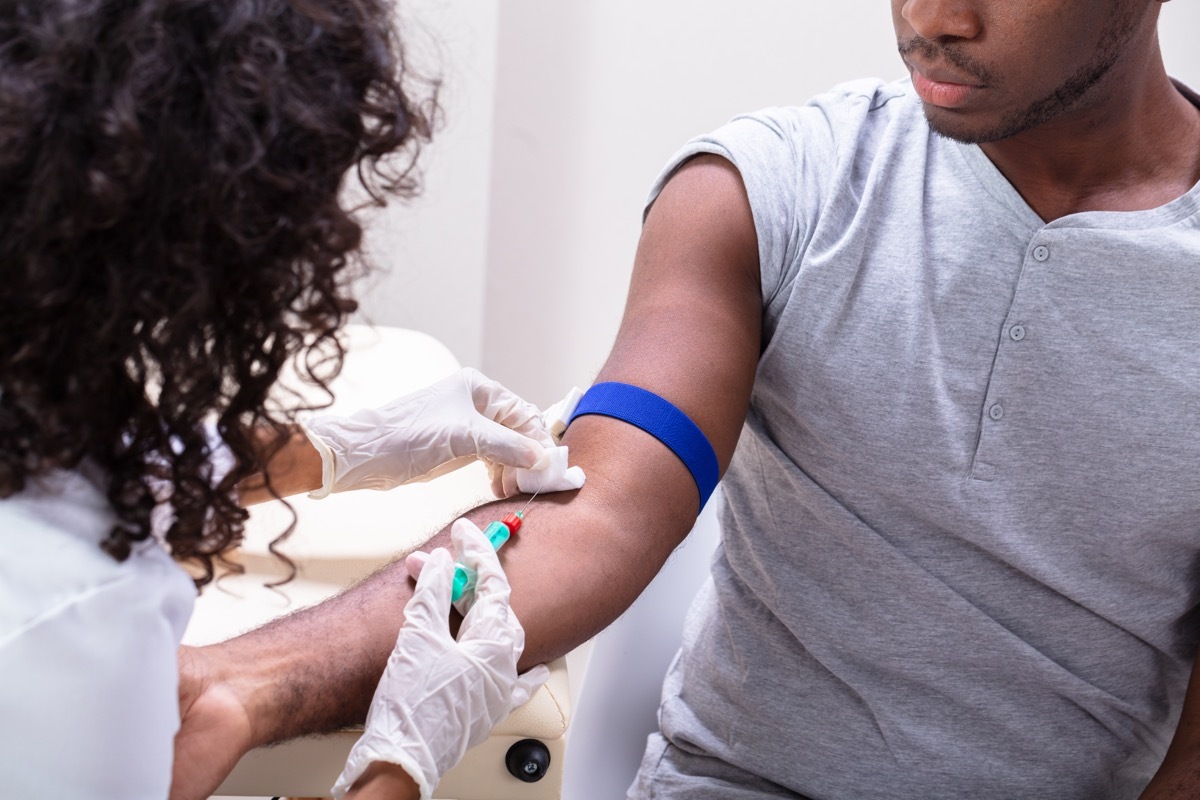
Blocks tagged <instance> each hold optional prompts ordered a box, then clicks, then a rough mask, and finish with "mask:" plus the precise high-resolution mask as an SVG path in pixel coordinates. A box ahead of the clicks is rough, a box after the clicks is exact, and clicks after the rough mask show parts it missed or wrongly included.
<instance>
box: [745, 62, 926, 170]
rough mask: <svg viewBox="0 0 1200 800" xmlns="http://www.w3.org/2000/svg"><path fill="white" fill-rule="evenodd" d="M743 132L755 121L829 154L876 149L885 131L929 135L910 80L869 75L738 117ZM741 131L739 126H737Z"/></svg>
mask: <svg viewBox="0 0 1200 800" xmlns="http://www.w3.org/2000/svg"><path fill="white" fill-rule="evenodd" d="M733 122H734V123H740V127H741V128H742V130H743V131H744V130H746V125H747V124H751V125H752V127H754V128H759V127H761V128H765V129H767V130H769V131H770V133H771V134H772V135H773V137H774V138H777V139H780V140H784V141H787V142H790V143H791V144H792V146H793V147H796V146H799V147H801V148H802V149H805V150H806V151H809V152H812V149H813V147H814V146H816V149H817V150H818V151H819V150H820V149H821V148H820V143H821V142H822V141H824V142H825V143H827V145H828V150H829V154H830V155H833V153H835V152H836V153H841V154H843V155H845V154H846V153H847V152H850V151H854V150H857V149H858V148H860V147H864V146H865V147H868V148H869V147H871V146H872V145H871V142H874V141H878V136H879V134H880V133H881V132H882V131H884V130H892V131H893V132H895V133H896V134H897V135H900V136H903V135H904V134H905V131H913V132H915V133H919V134H921V135H924V134H927V133H928V128H927V126H926V124H925V117H924V113H923V112H922V110H921V104H920V102H919V100H917V98H916V95H915V94H914V92H913V90H912V83H911V82H910V81H909V80H908V79H907V78H905V79H903V80H897V81H884V80H882V79H879V78H863V79H860V80H854V81H847V82H845V83H840V84H837V85H836V86H833V87H832V88H830V89H828V90H827V91H824V92H822V93H820V94H817V95H814V96H812V97H811V98H809V99H808V100H807V101H806V102H804V103H803V104H800V105H790V106H773V107H768V108H763V109H759V110H757V111H754V112H751V113H748V114H741V115H739V116H738V117H735V118H734V120H733ZM735 129H736V126H735Z"/></svg>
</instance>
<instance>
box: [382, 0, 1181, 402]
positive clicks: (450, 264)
mask: <svg viewBox="0 0 1200 800" xmlns="http://www.w3.org/2000/svg"><path fill="white" fill-rule="evenodd" d="M401 5H402V9H403V19H404V22H405V37H406V41H407V42H408V43H409V44H410V46H411V47H412V48H414V49H415V51H416V55H417V57H418V61H419V62H420V63H422V64H429V65H431V67H432V68H434V69H436V70H438V71H440V72H441V73H442V74H443V76H444V79H445V84H444V87H443V94H442V104H443V111H444V123H445V124H444V127H443V128H442V129H441V130H440V131H439V132H438V135H437V138H436V139H435V141H434V143H433V144H432V145H431V146H430V147H429V148H428V149H427V150H426V152H425V153H424V156H423V159H422V163H423V169H424V172H425V176H426V181H425V191H424V193H423V195H422V196H421V197H419V198H417V200H416V201H415V202H414V203H412V204H408V205H403V206H397V207H394V208H391V209H388V211H387V212H385V213H384V214H383V215H382V216H381V218H380V219H378V220H376V221H375V222H374V223H373V224H372V228H371V230H370V232H369V235H368V240H367V241H368V250H369V252H370V253H371V254H372V257H373V258H374V260H375V262H376V263H377V264H379V265H380V267H381V268H382V269H381V270H380V271H379V272H377V273H376V274H375V275H374V276H373V277H372V278H371V279H370V281H369V282H368V283H367V285H366V286H364V287H361V289H360V292H359V297H360V300H361V301H362V306H363V309H364V312H365V316H366V317H367V318H369V319H372V320H374V321H376V322H380V323H385V324H392V325H402V326H405V327H410V328H416V329H418V330H422V331H426V332H427V333H430V334H432V335H434V336H435V337H437V338H438V339H440V340H441V341H442V342H444V343H445V344H446V345H447V346H449V347H450V349H451V350H452V351H453V352H454V353H455V355H456V356H457V357H458V358H459V360H460V361H462V362H463V363H465V364H472V365H475V366H482V367H483V368H484V369H485V370H487V371H488V372H489V373H491V374H493V375H494V376H495V377H497V378H498V379H500V380H502V381H504V382H506V383H509V384H510V385H512V386H513V387H514V388H515V389H517V390H518V391H521V392H523V393H524V394H526V395H527V396H528V397H529V398H530V399H531V400H535V401H537V402H540V403H543V404H544V403H548V402H550V401H552V400H554V399H557V397H558V395H560V394H561V393H562V392H563V391H564V390H565V389H566V388H568V387H569V385H571V384H581V385H582V384H586V383H587V382H589V381H590V380H591V377H592V376H593V375H594V373H595V371H596V370H597V369H598V368H599V366H600V363H601V361H602V359H603V357H604V355H605V354H606V353H607V350H608V347H609V344H610V343H611V341H612V338H613V335H614V333H615V332H616V328H617V324H618V322H619V319H620V313H621V308H622V306H623V304H624V296H625V286H626V282H627V280H628V276H629V271H630V268H631V265H632V259H633V251H634V247H635V245H636V241H637V233H638V226H639V222H640V211H641V204H642V201H643V199H644V197H645V193H646V190H647V188H648V187H649V185H650V182H651V181H652V180H653V178H654V176H655V175H656V174H657V172H658V170H659V168H660V167H661V166H662V164H663V163H664V162H665V160H666V159H667V158H668V157H669V156H670V154H671V153H672V152H673V151H674V150H675V149H676V148H677V147H678V146H679V145H681V144H682V143H683V142H684V141H685V140H686V139H688V138H689V137H691V136H693V135H695V134H697V133H701V132H704V131H707V130H710V129H712V128H714V127H716V126H717V125H720V124H721V123H722V122H724V121H725V120H726V119H727V118H728V117H730V116H732V115H733V114H735V113H737V112H739V111H747V110H752V109H755V108H759V107H762V106H766V105H777V104H786V103H794V102H801V101H803V100H804V99H805V98H806V97H808V96H809V95H811V94H814V93H816V92H819V91H822V90H824V89H826V88H828V87H829V86H832V85H833V84H835V83H837V82H839V81H841V80H845V79H848V78H854V77H863V76H868V75H877V76H881V77H894V76H898V75H900V74H901V65H900V61H899V58H898V57H897V56H896V54H895V45H894V41H893V35H892V31H891V22H890V13H889V9H888V5H887V3H885V2H883V0H841V1H840V2H839V3H837V4H835V5H830V4H823V3H817V2H815V0H741V2H738V3H734V2H731V0H726V1H725V2H712V1H711V0H710V2H696V0H653V2H646V0H571V1H570V2H548V1H547V0H504V1H503V2H500V0H401ZM831 9H836V10H831ZM1161 30H1162V38H1163V49H1164V52H1165V53H1166V57H1167V64H1168V67H1169V68H1170V69H1171V71H1172V73H1173V74H1175V75H1176V76H1178V77H1181V78H1183V79H1184V80H1186V81H1188V82H1190V83H1191V84H1193V85H1194V86H1198V85H1200V48H1196V47H1195V45H1194V37H1195V32H1196V31H1198V30H1200V4H1197V3H1184V2H1175V3H1167V4H1165V5H1164V8H1163V24H1162V26H1161ZM527 333H528V334H530V335H526V334H527Z"/></svg>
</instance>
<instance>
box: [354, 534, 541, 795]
mask: <svg viewBox="0 0 1200 800" xmlns="http://www.w3.org/2000/svg"><path fill="white" fill-rule="evenodd" d="M450 535H451V539H452V540H453V542H454V547H455V549H456V550H457V551H458V554H459V556H458V557H459V560H460V561H462V562H463V563H464V564H465V565H467V566H469V567H471V568H473V569H475V570H476V572H477V573H478V582H477V583H476V586H475V602H474V605H472V606H471V607H470V609H469V610H468V611H467V614H466V616H465V617H464V618H463V623H462V626H461V627H460V628H459V632H458V641H455V640H454V638H453V637H452V636H451V635H450V626H449V623H448V621H447V620H448V617H449V614H450V591H451V586H452V584H453V582H454V559H453V558H452V557H451V556H450V553H449V552H448V551H446V550H445V549H442V548H438V549H437V550H434V551H433V552H432V553H431V554H430V556H429V559H428V560H427V562H426V564H425V569H424V570H422V571H421V577H420V579H419V580H418V581H417V590H416V593H415V594H413V597H412V599H411V600H410V601H409V602H408V606H407V607H406V609H405V620H404V627H402V628H401V629H400V635H399V637H397V639H396V647H395V649H394V650H392V655H391V657H390V658H389V659H388V664H387V669H385V670H384V673H383V677H382V678H381V679H380V681H379V687H378V688H377V689H376V690H375V698H374V699H373V700H372V701H371V710H370V711H369V712H368V713H367V724H366V729H365V730H364V731H363V735H362V737H361V738H359V740H358V741H357V742H356V743H355V745H354V747H353V748H351V750H350V756H349V758H348V759H347V760H346V767H345V769H343V770H342V774H341V775H340V776H339V777H338V780H337V783H336V784H334V786H333V796H334V797H335V798H338V800H341V798H342V797H343V796H344V795H345V794H346V792H348V791H349V790H350V787H351V786H353V785H354V782H355V781H356V780H358V778H359V777H360V776H361V775H362V774H363V772H364V771H365V770H366V769H367V767H368V766H370V765H371V764H372V763H373V762H375V761H385V762H388V763H391V764H397V765H399V766H400V767H401V768H403V769H404V771H405V772H407V773H408V774H409V775H411V776H412V778H413V780H414V781H416V783H417V786H418V787H419V788H420V790H421V800H429V798H430V796H431V795H432V793H433V790H434V787H436V786H437V783H438V781H439V780H441V777H442V775H444V774H445V773H446V770H448V769H450V768H451V767H453V766H454V765H455V764H457V763H458V762H459V761H460V760H462V757H463V755H465V754H466V752H467V750H468V749H469V748H471V747H473V746H474V745H476V744H479V743H480V742H482V741H483V740H484V739H486V738H487V737H488V734H489V733H490V732H491V730H492V728H493V727H495V726H496V724H497V723H499V722H501V721H502V720H503V719H504V718H505V717H507V716H508V715H509V714H510V713H512V711H513V710H514V709H516V708H517V707H518V706H521V705H524V704H525V703H526V702H527V701H528V700H529V698H530V696H532V694H533V692H534V691H535V690H536V689H537V688H538V687H539V686H541V685H542V684H543V683H545V682H546V679H547V678H548V677H549V676H550V671H549V670H548V669H547V668H546V667H545V666H537V667H534V668H533V669H531V670H529V672H527V673H525V675H522V676H518V675H517V660H518V659H519V658H520V656H521V651H522V650H524V648H525V631H524V630H522V628H521V625H520V623H519V622H518V621H517V618H516V616H515V615H514V614H513V613H512V610H511V609H510V608H509V605H508V597H509V591H510V590H509V586H508V579H507V578H505V577H504V572H503V570H501V568H500V559H499V558H498V557H497V556H496V551H494V550H493V549H492V545H491V543H490V542H488V540H487V538H486V537H485V536H484V535H483V532H482V531H480V530H479V528H477V527H476V526H475V525H474V524H472V523H471V522H470V521H469V520H465V519H460V520H457V521H455V523H454V525H453V527H452V528H451V530H450Z"/></svg>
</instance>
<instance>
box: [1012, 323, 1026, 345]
mask: <svg viewBox="0 0 1200 800" xmlns="http://www.w3.org/2000/svg"><path fill="white" fill-rule="evenodd" d="M1008 336H1009V338H1010V339H1012V340H1013V341H1014V342H1019V341H1021V340H1022V339H1024V338H1025V327H1024V326H1023V325H1013V326H1012V327H1011V328H1009V329H1008Z"/></svg>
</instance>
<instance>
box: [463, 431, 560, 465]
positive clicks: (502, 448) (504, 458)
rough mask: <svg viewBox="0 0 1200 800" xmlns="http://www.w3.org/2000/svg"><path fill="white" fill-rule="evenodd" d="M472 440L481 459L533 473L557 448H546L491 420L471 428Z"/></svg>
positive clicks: (550, 446) (551, 446)
mask: <svg viewBox="0 0 1200 800" xmlns="http://www.w3.org/2000/svg"><path fill="white" fill-rule="evenodd" d="M470 436H471V440H472V443H473V444H474V447H475V453H476V454H477V455H478V456H479V457H480V458H483V459H485V460H487V461H491V462H494V463H497V464H506V465H508V466H511V467H520V468H522V469H532V468H534V467H536V466H537V465H538V464H541V463H542V462H543V460H544V459H545V457H546V453H547V452H550V451H551V450H552V449H553V447H554V445H553V444H550V445H545V444H543V443H542V442H540V441H538V440H537V439H533V438H530V437H529V436H526V435H525V434H523V433H518V432H517V431H515V430H513V429H512V428H507V427H505V426H504V425H502V424H500V423H498V422H493V421H492V420H490V419H480V420H477V421H476V424H475V425H472V426H471V429H470Z"/></svg>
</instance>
